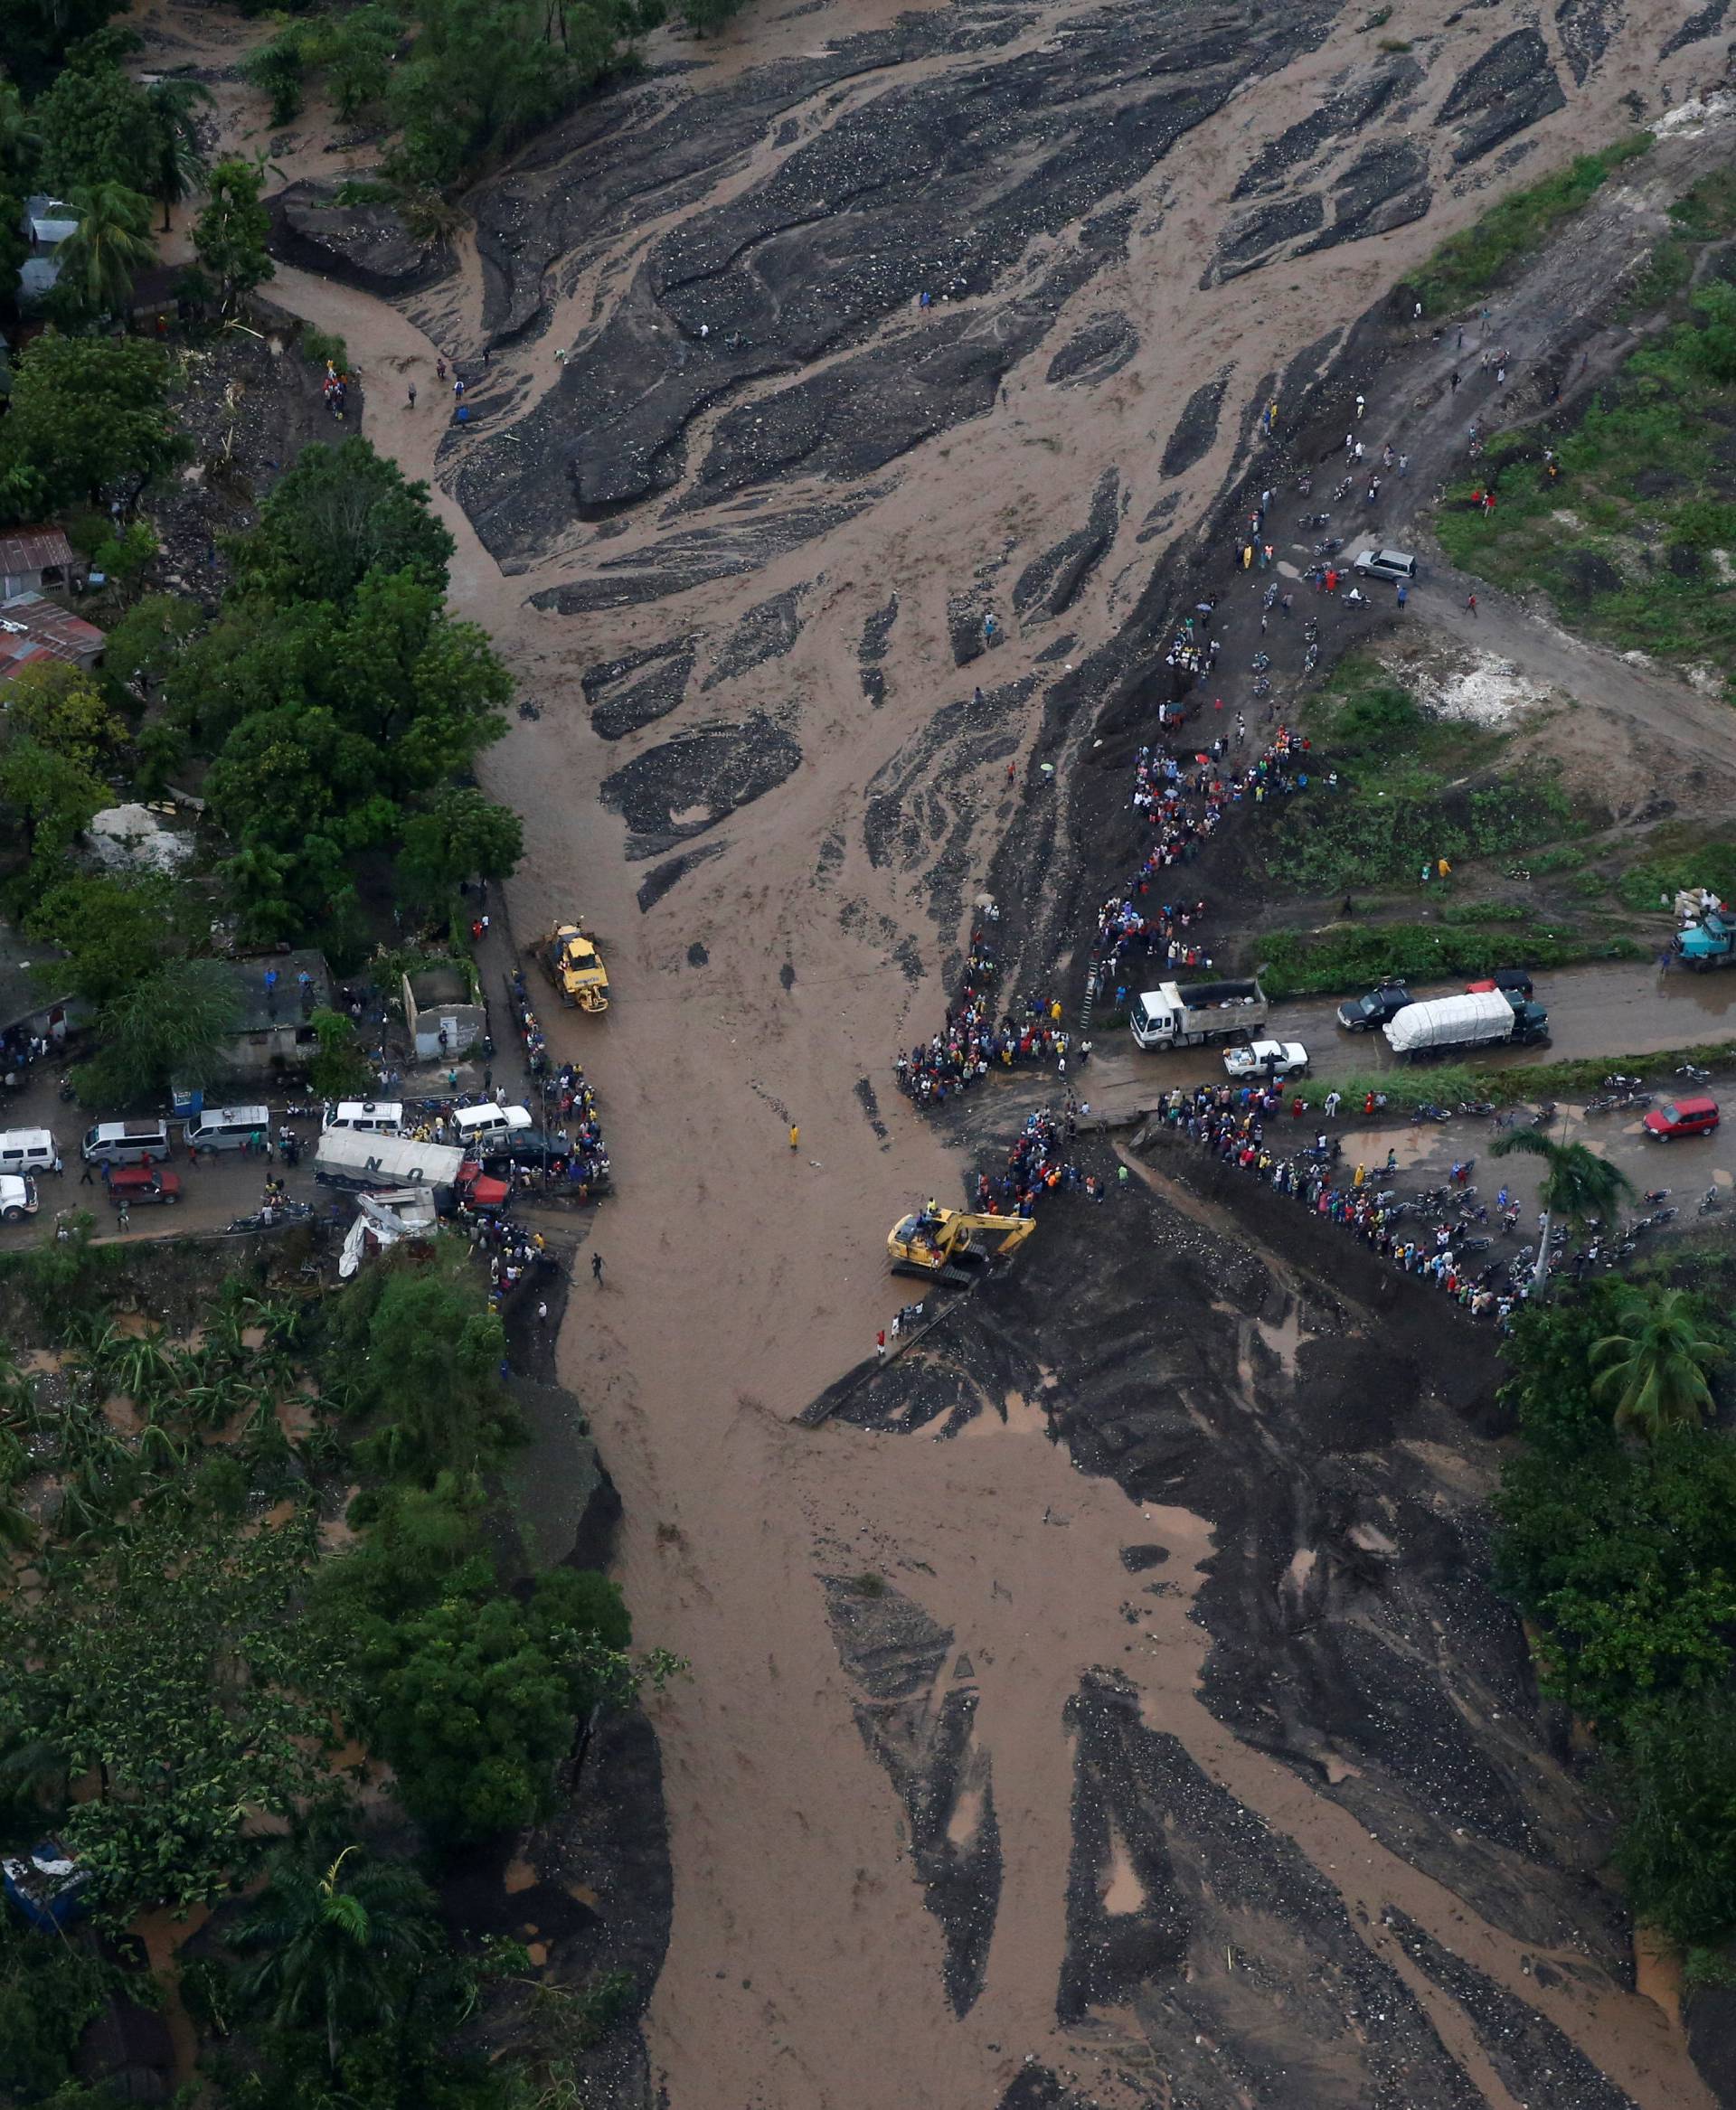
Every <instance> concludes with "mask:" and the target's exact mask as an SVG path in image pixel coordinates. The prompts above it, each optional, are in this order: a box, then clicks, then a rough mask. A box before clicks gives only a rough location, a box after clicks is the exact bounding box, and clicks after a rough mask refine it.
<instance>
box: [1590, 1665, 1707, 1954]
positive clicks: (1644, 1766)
mask: <svg viewBox="0 0 1736 2110" xmlns="http://www.w3.org/2000/svg"><path fill="white" fill-rule="evenodd" d="M1615 1777H1616V1784H1617V1791H1618V1797H1619V1800H1620V1802H1621V1804H1622V1811H1623V1818H1624V1822H1623V1824H1622V1830H1621V1835H1620V1838H1619V1839H1618V1842H1617V1846H1616V1855H1615V1860H1616V1866H1617V1868H1618V1869H1619V1870H1620V1871H1621V1874H1622V1877H1623V1879H1624V1881H1625V1882H1626V1884H1627V1889H1628V1903H1629V1904H1630V1905H1631V1907H1632V1908H1633V1910H1634V1913H1635V1915H1636V1917H1638V1918H1640V1919H1643V1920H1645V1921H1646V1922H1647V1923H1648V1924H1650V1925H1651V1926H1656V1927H1658V1928H1659V1929H1661V1931H1662V1932H1663V1933H1664V1934H1665V1936H1668V1938H1669V1939H1670V1940H1671V1941H1673V1942H1675V1943H1678V1944H1679V1945H1681V1946H1682V1947H1684V1948H1694V1947H1705V1948H1712V1947H1718V1946H1721V1945H1723V1944H1724V1943H1726V1942H1727V1941H1728V1940H1729V1939H1730V1937H1731V1933H1732V1931H1736V1694H1732V1693H1731V1692H1728V1691H1722V1692H1701V1691H1696V1692H1676V1693H1672V1694H1671V1695H1669V1696H1668V1697H1667V1698H1665V1699H1663V1700H1651V1701H1648V1702H1647V1703H1646V1705H1644V1706H1641V1707H1637V1708H1635V1709H1634V1710H1632V1711H1631V1712H1630V1713H1629V1714H1628V1718H1627V1720H1626V1723H1625V1726H1624V1734H1623V1746H1622V1750H1621V1752H1620V1755H1619V1757H1618V1760H1617V1763H1616V1766H1615Z"/></svg>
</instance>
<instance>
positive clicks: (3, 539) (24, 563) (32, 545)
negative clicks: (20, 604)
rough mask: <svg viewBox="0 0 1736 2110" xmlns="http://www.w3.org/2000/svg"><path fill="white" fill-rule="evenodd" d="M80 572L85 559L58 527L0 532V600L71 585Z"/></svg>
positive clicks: (81, 573) (13, 529)
mask: <svg viewBox="0 0 1736 2110" xmlns="http://www.w3.org/2000/svg"><path fill="white" fill-rule="evenodd" d="M83 573H84V560H83V559H82V558H81V557H80V555H79V553H78V551H76V550H74V549H73V547H72V545H71V542H68V541H67V539H66V536H65V533H64V532H62V531H61V529H60V528H57V527H15V528H5V529H0V601H9V600H10V599H11V598H12V597H13V596H14V594H19V593H41V592H42V591H43V590H44V589H46V588H49V587H68V586H71V584H72V582H73V580H74V579H78V578H81V577H82V576H83Z"/></svg>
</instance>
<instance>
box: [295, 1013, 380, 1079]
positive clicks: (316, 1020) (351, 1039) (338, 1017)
mask: <svg viewBox="0 0 1736 2110" xmlns="http://www.w3.org/2000/svg"><path fill="white" fill-rule="evenodd" d="M307 1022H308V1024H309V1025H310V1026H312V1028H313V1029H314V1031H315V1034H316V1036H317V1038H318V1041H319V1052H318V1054H316V1056H315V1057H314V1059H313V1060H312V1061H311V1062H309V1063H308V1065H307V1084H308V1088H309V1089H310V1090H311V1091H312V1092H313V1093H314V1095H315V1097H317V1098H322V1099H343V1098H352V1097H354V1096H355V1094H356V1093H357V1092H360V1091H362V1090H363V1088H365V1087H366V1085H367V1082H368V1076H369V1071H368V1064H367V1058H366V1057H365V1056H364V1055H363V1052H362V1050H361V1049H360V1048H358V1047H357V1046H356V1044H355V1023H354V1020H353V1019H351V1018H349V1017H348V1016H347V1015H346V1014H345V1013H343V1012H341V1011H316V1012H315V1013H314V1014H313V1016H312V1017H311V1018H310V1019H309V1020H308V1021H307Z"/></svg>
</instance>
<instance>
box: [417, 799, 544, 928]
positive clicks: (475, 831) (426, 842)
mask: <svg viewBox="0 0 1736 2110" xmlns="http://www.w3.org/2000/svg"><path fill="white" fill-rule="evenodd" d="M523 855H524V824H523V823H522V822H521V821H520V819H519V817H518V815H516V814H515V813H514V812H513V811H512V809H511V808H510V807H509V806H504V805H495V802H494V800H493V799H491V798H488V797H486V796H485V795H484V794H483V793H482V792H480V791H478V790H476V787H474V786H473V785H462V784H452V785H447V786H445V787H442V788H441V789H440V790H439V791H437V792H435V794H434V795H433V796H432V797H431V798H430V799H429V802H428V805H426V807H424V808H423V810H422V811H421V812H420V813H418V814H413V815H411V816H410V819H409V820H408V821H407V822H406V823H405V824H404V835H403V843H402V847H401V850H400V852H399V856H398V877H399V880H400V882H401V886H402V888H403V890H404V892H405V893H406V894H407V895H408V897H409V898H410V900H413V901H417V902H420V904H421V905H422V906H423V907H424V908H429V909H432V908H437V907H439V906H440V905H441V904H442V903H444V902H445V901H446V900H448V898H449V896H450V895H451V892H452V890H453V889H454V888H455V887H456V886H457V885H458V881H460V880H464V879H472V878H477V877H480V878H483V879H505V878H507V877H508V876H509V875H510V874H511V873H512V872H513V871H514V870H515V869H516V868H517V865H518V861H519V859H520V858H521V857H523Z"/></svg>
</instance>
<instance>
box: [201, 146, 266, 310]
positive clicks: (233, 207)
mask: <svg viewBox="0 0 1736 2110" xmlns="http://www.w3.org/2000/svg"><path fill="white" fill-rule="evenodd" d="M264 187H265V171H264V169H263V168H262V167H260V166H259V165H258V164H257V163H254V162H249V161H237V160H233V159H231V160H228V161H220V162H219V163H218V164H217V165H216V167H215V168H213V169H212V172H211V180H210V184H209V195H208V197H207V199H206V202H205V209H204V211H203V212H201V213H200V215H199V220H198V224H197V225H196V226H195V227H194V228H193V250H194V251H195V252H196V254H197V256H198V259H199V261H200V263H201V264H202V265H203V267H204V268H205V270H206V271H207V272H208V273H209V274H210V275H211V278H212V280H213V282H214V283H215V285H216V287H217V297H218V302H219V305H220V306H221V307H222V311H223V313H224V314H225V315H226V316H231V315H233V314H234V313H235V311H236V309H237V308H238V307H239V306H240V305H241V299H242V297H243V296H244V295H246V294H249V293H250V292H251V291H252V290H253V288H254V287H256V286H259V285H263V284H264V282H265V280H266V279H268V278H271V277H273V276H274V275H275V273H276V271H277V266H276V265H275V264H274V263H273V262H272V261H271V258H270V255H269V251H268V250H267V248H266V244H267V242H268V241H269V240H270V235H271V215H270V213H269V212H267V210H266V208H265V207H264V205H263V204H261V203H260V202H259V193H260V191H261V190H262V189H263V188H264Z"/></svg>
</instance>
